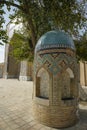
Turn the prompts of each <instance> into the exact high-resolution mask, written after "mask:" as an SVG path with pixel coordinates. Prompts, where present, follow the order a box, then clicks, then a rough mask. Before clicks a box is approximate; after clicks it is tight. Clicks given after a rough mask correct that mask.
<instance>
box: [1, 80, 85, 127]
mask: <svg viewBox="0 0 87 130" xmlns="http://www.w3.org/2000/svg"><path fill="white" fill-rule="evenodd" d="M32 90H33V83H32V82H26V81H18V80H13V79H8V80H6V79H0V130H59V129H54V128H50V127H46V126H44V125H41V124H38V123H37V121H35V120H34V118H33V116H32ZM79 113H80V121H79V123H78V124H77V125H75V126H74V127H70V128H67V129H62V130H87V104H84V103H83V104H80V112H79Z"/></svg>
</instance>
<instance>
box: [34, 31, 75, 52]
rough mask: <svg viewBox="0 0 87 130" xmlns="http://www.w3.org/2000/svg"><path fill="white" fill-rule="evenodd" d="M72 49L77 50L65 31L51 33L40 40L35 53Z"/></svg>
mask: <svg viewBox="0 0 87 130" xmlns="http://www.w3.org/2000/svg"><path fill="white" fill-rule="evenodd" d="M57 48H70V49H72V50H75V46H74V42H73V40H72V38H71V37H70V36H69V35H68V34H67V33H65V32H63V31H56V30H53V31H49V32H47V33H45V34H44V35H42V36H41V38H40V39H39V40H38V42H37V44H36V47H35V52H37V51H41V50H47V49H57Z"/></svg>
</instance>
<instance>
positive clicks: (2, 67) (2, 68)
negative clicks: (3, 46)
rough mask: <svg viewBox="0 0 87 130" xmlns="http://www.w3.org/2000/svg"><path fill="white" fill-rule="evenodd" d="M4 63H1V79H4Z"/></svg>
mask: <svg viewBox="0 0 87 130" xmlns="http://www.w3.org/2000/svg"><path fill="white" fill-rule="evenodd" d="M3 70H4V63H0V78H2V77H3Z"/></svg>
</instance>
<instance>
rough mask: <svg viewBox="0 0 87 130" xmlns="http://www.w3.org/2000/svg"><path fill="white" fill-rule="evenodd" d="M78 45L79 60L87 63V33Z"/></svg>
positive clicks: (77, 42)
mask: <svg viewBox="0 0 87 130" xmlns="http://www.w3.org/2000/svg"><path fill="white" fill-rule="evenodd" d="M75 43H76V48H77V49H76V53H77V58H78V59H79V60H86V61H87V36H86V33H85V34H84V35H83V37H81V38H80V39H79V40H78V41H75Z"/></svg>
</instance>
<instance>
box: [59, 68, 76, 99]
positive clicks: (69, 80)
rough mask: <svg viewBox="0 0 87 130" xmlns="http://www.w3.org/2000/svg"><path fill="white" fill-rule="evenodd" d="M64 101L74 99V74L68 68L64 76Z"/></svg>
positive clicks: (62, 91) (62, 76)
mask: <svg viewBox="0 0 87 130" xmlns="http://www.w3.org/2000/svg"><path fill="white" fill-rule="evenodd" d="M61 79H62V90H61V93H62V95H61V96H62V100H71V99H73V98H74V86H75V81H74V73H73V71H72V70H71V69H70V68H67V69H66V70H65V71H64V72H63V73H62V74H61Z"/></svg>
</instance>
